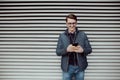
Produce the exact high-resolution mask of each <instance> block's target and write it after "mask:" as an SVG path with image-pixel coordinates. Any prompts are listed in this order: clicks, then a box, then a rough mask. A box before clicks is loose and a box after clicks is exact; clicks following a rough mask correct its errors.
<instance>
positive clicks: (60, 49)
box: [56, 29, 92, 72]
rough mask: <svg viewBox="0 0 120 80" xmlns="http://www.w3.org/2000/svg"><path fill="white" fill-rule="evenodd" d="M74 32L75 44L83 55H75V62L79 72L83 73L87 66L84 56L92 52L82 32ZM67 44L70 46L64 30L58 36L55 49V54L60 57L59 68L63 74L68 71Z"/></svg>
mask: <svg viewBox="0 0 120 80" xmlns="http://www.w3.org/2000/svg"><path fill="white" fill-rule="evenodd" d="M76 30H77V29H76ZM76 32H77V35H76V40H75V42H76V43H78V44H79V45H80V46H81V47H82V48H83V50H84V52H83V53H76V54H77V61H78V65H79V67H80V68H81V70H82V71H84V70H85V69H86V68H87V66H88V62H87V57H86V56H87V55H88V54H90V53H91V52H92V48H91V45H90V43H89V40H88V38H87V35H86V34H85V33H84V32H82V31H78V30H77V31H76ZM69 44H70V40H69V37H68V35H67V30H66V31H65V32H64V33H62V34H60V35H59V38H58V43H57V48H56V54H57V55H58V56H61V68H62V70H63V71H65V72H67V71H68V66H69V61H68V60H69V52H67V47H68V45H69Z"/></svg>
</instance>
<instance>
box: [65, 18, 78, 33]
mask: <svg viewBox="0 0 120 80" xmlns="http://www.w3.org/2000/svg"><path fill="white" fill-rule="evenodd" d="M66 25H67V28H68V31H69V33H74V32H75V30H76V25H77V21H76V20H74V19H70V18H67V22H66Z"/></svg>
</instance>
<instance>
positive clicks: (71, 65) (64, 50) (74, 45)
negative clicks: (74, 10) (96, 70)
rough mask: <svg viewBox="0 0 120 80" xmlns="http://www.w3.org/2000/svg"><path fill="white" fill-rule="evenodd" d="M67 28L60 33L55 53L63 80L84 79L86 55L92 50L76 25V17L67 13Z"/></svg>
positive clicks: (84, 35) (86, 64)
mask: <svg viewBox="0 0 120 80" xmlns="http://www.w3.org/2000/svg"><path fill="white" fill-rule="evenodd" d="M66 25H67V29H66V30H65V32H64V33H62V34H60V36H59V39H58V43H57V48H56V53H57V55H58V56H62V58H61V68H62V71H63V80H72V77H75V80H84V72H85V69H86V68H87V66H88V63H87V58H86V56H87V55H88V54H90V53H91V52H92V48H91V45H90V43H89V40H88V38H87V36H86V34H85V33H84V32H82V31H79V30H78V29H77V27H76V25H77V17H76V16H75V15H74V14H69V15H68V16H67V17H66Z"/></svg>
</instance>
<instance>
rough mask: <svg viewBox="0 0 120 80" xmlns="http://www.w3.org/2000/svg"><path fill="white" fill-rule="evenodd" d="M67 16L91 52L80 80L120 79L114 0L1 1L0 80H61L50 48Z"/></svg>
mask: <svg viewBox="0 0 120 80" xmlns="http://www.w3.org/2000/svg"><path fill="white" fill-rule="evenodd" d="M70 12H72V13H75V14H76V15H77V16H78V28H79V30H83V31H85V32H86V33H87V35H88V37H89V40H90V43H91V45H92V48H93V52H92V54H91V55H89V56H88V62H89V66H88V68H87V70H86V73H85V80H120V1H119V0H96V1H95V0H73V1H68V0H59V1H52V0H51V1H50V0H48V1H47V0H43V1H39V0H36V1H35V0H33V1H32V0H31V1H28V0H16V1H15V0H1V1H0V80H34V79H35V80H61V79H62V71H61V68H60V57H58V56H56V53H55V48H56V44H57V40H58V35H59V34H60V33H62V32H63V31H64V30H65V29H66V25H65V17H66V15H68V14H69V13H70Z"/></svg>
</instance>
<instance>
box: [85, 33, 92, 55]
mask: <svg viewBox="0 0 120 80" xmlns="http://www.w3.org/2000/svg"><path fill="white" fill-rule="evenodd" d="M84 40H85V41H84V42H85V45H84V48H83V49H84V52H83V54H84V56H87V55H88V54H90V53H91V52H92V48H91V45H90V42H89V40H88V37H87V35H86V34H85V33H84Z"/></svg>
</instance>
